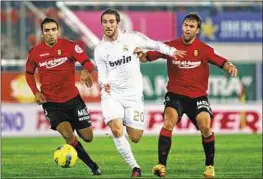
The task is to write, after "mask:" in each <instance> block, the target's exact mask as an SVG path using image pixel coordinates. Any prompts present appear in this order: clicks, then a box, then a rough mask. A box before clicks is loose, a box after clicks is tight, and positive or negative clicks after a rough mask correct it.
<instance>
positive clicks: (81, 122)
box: [68, 96, 93, 142]
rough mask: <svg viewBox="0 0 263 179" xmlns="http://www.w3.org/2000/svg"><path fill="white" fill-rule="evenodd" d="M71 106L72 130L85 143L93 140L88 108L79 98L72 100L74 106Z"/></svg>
mask: <svg viewBox="0 0 263 179" xmlns="http://www.w3.org/2000/svg"><path fill="white" fill-rule="evenodd" d="M70 105H71V110H69V111H68V112H69V113H70V114H71V118H72V122H71V123H72V126H73V129H76V130H77V133H78V135H79V136H80V137H81V138H82V139H83V140H84V141H86V142H90V141H92V139H93V132H92V126H91V125H92V124H91V117H90V115H89V111H88V108H87V106H86V104H85V103H84V101H83V100H82V99H81V97H80V96H78V97H77V98H75V99H74V105H72V104H70Z"/></svg>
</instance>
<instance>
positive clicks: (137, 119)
mask: <svg viewBox="0 0 263 179" xmlns="http://www.w3.org/2000/svg"><path fill="white" fill-rule="evenodd" d="M101 109H102V114H103V116H104V122H105V123H106V124H108V123H109V122H110V121H111V120H113V119H117V118H118V119H121V120H123V125H125V126H129V127H131V128H134V129H139V130H144V126H145V120H144V103H143V99H140V100H119V99H115V98H113V97H111V96H110V95H108V96H107V97H104V98H102V99H101Z"/></svg>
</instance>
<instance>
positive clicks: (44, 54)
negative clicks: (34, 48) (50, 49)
mask: <svg viewBox="0 0 263 179" xmlns="http://www.w3.org/2000/svg"><path fill="white" fill-rule="evenodd" d="M48 55H49V53H43V54H40V55H39V56H40V57H44V56H48Z"/></svg>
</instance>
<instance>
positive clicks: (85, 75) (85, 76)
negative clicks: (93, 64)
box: [80, 69, 93, 88]
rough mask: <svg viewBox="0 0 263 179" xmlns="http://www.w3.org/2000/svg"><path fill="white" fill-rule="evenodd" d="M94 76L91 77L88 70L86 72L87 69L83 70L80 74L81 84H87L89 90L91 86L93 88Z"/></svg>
mask: <svg viewBox="0 0 263 179" xmlns="http://www.w3.org/2000/svg"><path fill="white" fill-rule="evenodd" d="M92 81H93V80H92V76H91V74H90V73H89V72H88V71H87V70H85V69H83V70H81V72H80V84H82V85H83V84H85V85H86V86H87V87H88V88H90V87H91V86H92Z"/></svg>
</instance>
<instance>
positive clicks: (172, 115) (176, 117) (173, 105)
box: [164, 92, 184, 130]
mask: <svg viewBox="0 0 263 179" xmlns="http://www.w3.org/2000/svg"><path fill="white" fill-rule="evenodd" d="M183 103H184V99H183V97H182V96H180V95H176V94H174V93H172V92H167V93H166V94H165V102H164V105H165V109H164V127H165V128H166V129H169V130H172V129H173V127H174V126H175V125H176V123H177V122H179V121H180V120H181V118H182V116H183V113H184V108H183Z"/></svg>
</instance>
